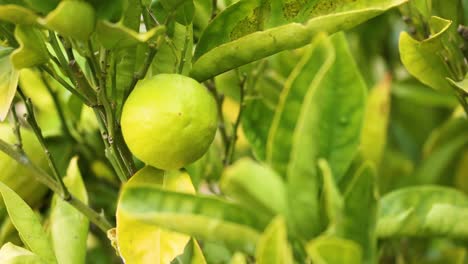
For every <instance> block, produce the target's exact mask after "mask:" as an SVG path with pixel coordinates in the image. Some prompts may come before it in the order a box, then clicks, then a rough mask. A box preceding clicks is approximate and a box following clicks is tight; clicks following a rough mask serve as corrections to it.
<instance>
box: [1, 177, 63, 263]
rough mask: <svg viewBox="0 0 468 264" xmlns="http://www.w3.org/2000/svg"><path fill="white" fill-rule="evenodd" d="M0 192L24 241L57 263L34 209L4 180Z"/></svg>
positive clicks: (43, 256) (34, 251)
mask: <svg viewBox="0 0 468 264" xmlns="http://www.w3.org/2000/svg"><path fill="white" fill-rule="evenodd" d="M0 192H1V194H2V196H3V201H4V202H5V205H6V208H7V211H8V215H9V216H10V219H11V222H12V223H13V225H14V226H15V227H16V230H18V233H19V235H20V237H21V240H22V241H23V243H24V244H25V245H26V246H27V247H28V248H29V249H31V251H32V252H33V253H35V254H36V255H38V256H39V257H41V259H43V260H44V261H45V262H47V263H57V260H56V258H55V254H54V250H53V248H52V244H51V242H50V239H49V236H48V235H47V233H46V232H45V231H44V229H43V228H42V225H41V223H40V221H39V219H38V217H37V215H36V214H35V213H34V212H33V210H32V209H31V208H30V207H29V206H28V205H27V204H26V203H25V202H24V201H23V200H22V199H21V197H19V196H18V195H17V194H16V193H15V192H14V191H13V190H11V189H10V188H9V187H8V186H6V185H5V184H4V183H3V182H0Z"/></svg>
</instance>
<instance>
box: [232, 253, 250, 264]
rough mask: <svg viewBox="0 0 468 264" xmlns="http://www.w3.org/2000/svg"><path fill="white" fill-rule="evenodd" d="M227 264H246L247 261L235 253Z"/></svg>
mask: <svg viewBox="0 0 468 264" xmlns="http://www.w3.org/2000/svg"><path fill="white" fill-rule="evenodd" d="M229 264H247V260H246V259H245V255H244V254H242V253H240V252H236V253H235V254H234V255H233V256H232V258H231V261H230V262H229Z"/></svg>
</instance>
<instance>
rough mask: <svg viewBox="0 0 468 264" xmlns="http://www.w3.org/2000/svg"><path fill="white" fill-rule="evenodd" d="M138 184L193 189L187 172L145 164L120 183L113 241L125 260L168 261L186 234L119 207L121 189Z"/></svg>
mask: <svg viewBox="0 0 468 264" xmlns="http://www.w3.org/2000/svg"><path fill="white" fill-rule="evenodd" d="M139 186H147V187H158V188H163V189H166V190H172V191H177V192H185V193H195V189H194V187H193V185H192V182H191V180H190V176H189V175H188V174H187V173H179V172H177V171H175V172H164V171H161V170H158V169H155V168H152V167H149V166H147V167H144V168H143V169H141V170H140V171H139V172H137V173H136V174H135V175H134V176H133V177H132V178H131V179H130V180H129V181H128V182H127V183H126V184H125V185H124V187H123V192H122V196H121V199H120V201H119V205H118V208H117V245H118V249H119V252H120V255H121V256H122V258H123V259H124V260H125V262H127V263H169V262H170V261H172V260H173V259H174V258H175V257H177V256H178V255H180V254H182V253H183V252H184V247H185V245H186V244H187V243H188V242H189V240H190V237H189V236H187V235H183V234H180V233H176V232H172V231H168V230H165V229H162V228H160V227H158V226H157V225H155V224H152V223H147V222H144V221H141V219H140V218H139V217H138V215H135V214H132V213H131V212H128V211H127V210H125V209H124V208H122V202H123V201H122V200H123V199H124V197H125V193H126V192H127V191H128V190H129V189H132V188H137V187H139ZM141 202H142V203H144V202H148V201H146V200H141Z"/></svg>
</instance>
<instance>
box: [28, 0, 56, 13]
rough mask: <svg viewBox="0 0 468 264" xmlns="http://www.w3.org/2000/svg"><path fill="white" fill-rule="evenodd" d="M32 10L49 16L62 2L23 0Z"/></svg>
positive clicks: (54, 0)
mask: <svg viewBox="0 0 468 264" xmlns="http://www.w3.org/2000/svg"><path fill="white" fill-rule="evenodd" d="M23 1H24V2H25V3H26V4H27V5H28V6H29V7H30V8H31V9H33V10H34V11H37V12H39V13H43V14H47V13H49V12H50V11H51V10H52V9H54V8H55V7H56V6H57V5H58V4H59V2H60V0H23Z"/></svg>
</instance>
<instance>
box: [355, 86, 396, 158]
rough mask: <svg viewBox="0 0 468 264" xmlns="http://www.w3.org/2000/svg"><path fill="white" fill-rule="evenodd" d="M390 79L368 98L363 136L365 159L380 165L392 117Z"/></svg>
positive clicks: (362, 146)
mask: <svg viewBox="0 0 468 264" xmlns="http://www.w3.org/2000/svg"><path fill="white" fill-rule="evenodd" d="M390 85H391V80H390V79H384V80H383V81H382V83H380V84H379V85H377V86H376V87H374V88H373V89H372V90H371V92H370V94H369V96H368V97H367V105H366V112H365V116H364V124H363V128H362V134H361V146H360V148H361V152H362V155H363V157H364V158H365V159H367V160H371V161H373V162H374V163H375V164H376V165H379V164H380V161H381V160H382V156H383V153H384V150H385V145H386V143H387V130H388V121H389V115H390Z"/></svg>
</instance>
